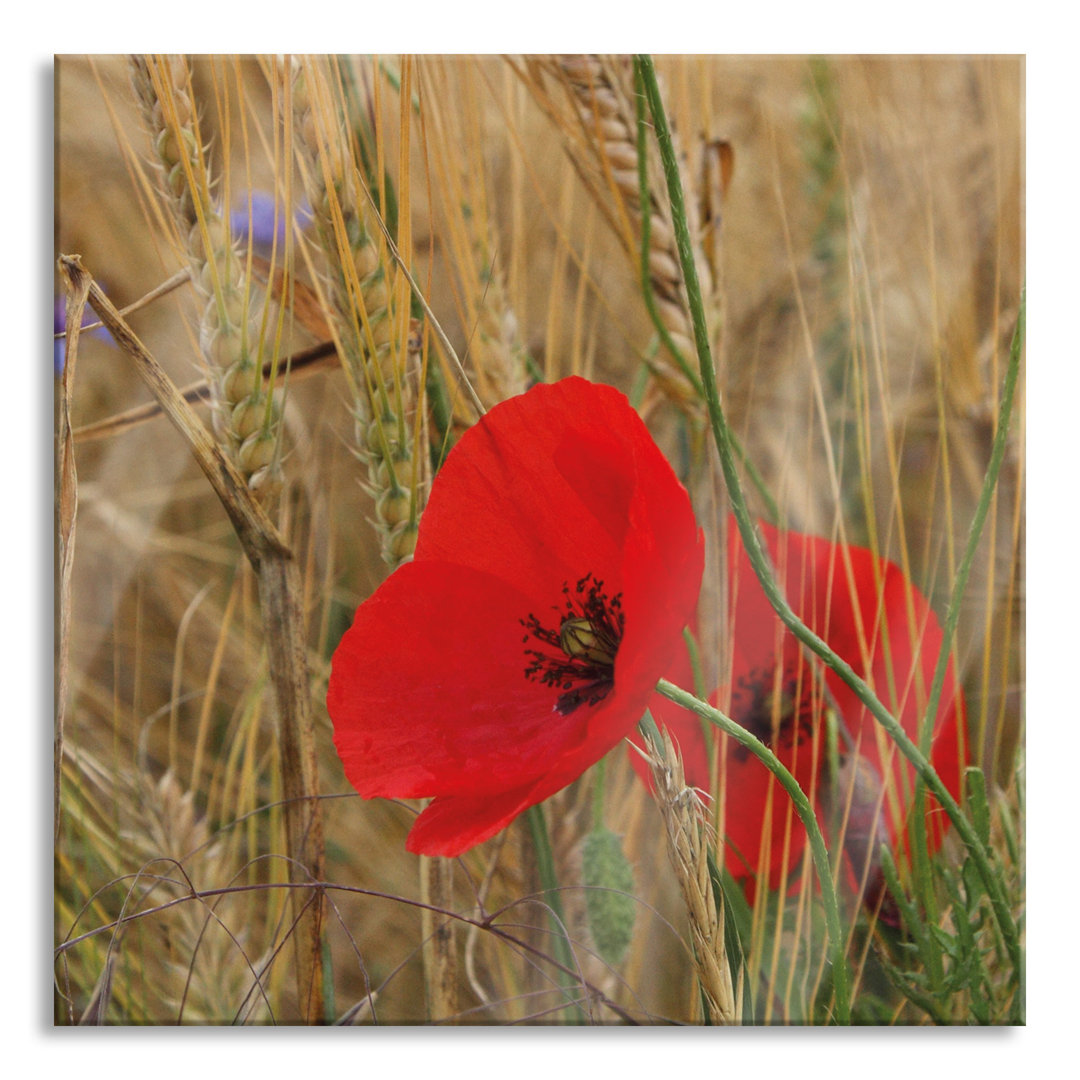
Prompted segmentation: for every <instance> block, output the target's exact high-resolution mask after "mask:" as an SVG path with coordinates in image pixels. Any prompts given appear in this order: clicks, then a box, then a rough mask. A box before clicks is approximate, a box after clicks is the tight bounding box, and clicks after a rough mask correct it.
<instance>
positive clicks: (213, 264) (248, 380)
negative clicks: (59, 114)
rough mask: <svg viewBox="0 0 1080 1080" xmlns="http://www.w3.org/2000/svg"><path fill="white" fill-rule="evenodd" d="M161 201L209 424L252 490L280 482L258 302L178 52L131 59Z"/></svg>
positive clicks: (276, 408) (265, 490) (276, 407)
mask: <svg viewBox="0 0 1080 1080" xmlns="http://www.w3.org/2000/svg"><path fill="white" fill-rule="evenodd" d="M130 69H131V81H132V86H133V88H134V91H135V97H136V99H137V101H138V103H139V106H140V108H141V110H142V114H143V119H144V121H145V123H146V126H147V128H148V130H149V133H150V137H151V141H152V145H153V153H154V161H155V163H156V165H157V167H158V173H159V178H160V186H161V190H162V192H163V194H164V195H165V201H166V203H167V204H168V206H169V208H170V209H171V211H172V213H173V217H174V219H175V221H176V224H177V227H178V230H179V234H180V241H181V244H182V246H183V248H184V251H185V253H186V255H187V257H188V260H189V263H190V268H191V280H192V282H193V284H194V286H195V289H196V290H197V292H198V293H199V294H200V296H201V297H202V299H203V301H204V304H205V306H204V309H203V314H202V318H201V322H200V327H199V344H200V348H201V350H202V354H203V357H204V359H205V361H206V363H207V366H208V368H209V370H210V373H211V376H212V377H211V380H210V383H211V388H212V401H213V405H214V430H215V433H216V434H217V436H218V438H219V439H220V440H221V442H222V443H223V445H225V446H226V447H227V448H228V450H229V453H230V456H231V457H232V459H233V461H234V462H235V463H236V465H237V466H238V467H239V469H240V471H241V473H242V474H243V475H244V477H245V479H246V480H247V482H248V485H249V486H250V487H251V489H252V490H253V491H255V492H258V493H260V494H263V495H266V496H269V495H271V494H273V493H276V492H277V491H278V490H279V489H280V486H281V464H280V454H279V451H278V435H279V428H280V421H281V406H280V403H279V402H278V401H277V399H276V397H275V396H274V395H273V394H271V393H270V392H269V390H268V387H267V385H266V384H265V383H264V380H263V363H262V359H263V358H262V356H261V353H262V347H261V346H262V341H261V334H260V322H261V319H260V312H261V306H262V305H261V301H260V300H259V298H257V297H256V295H255V294H254V292H253V291H252V288H251V283H250V281H249V279H248V277H247V275H246V274H245V272H244V265H243V261H242V259H241V257H240V253H239V249H238V246H237V244H236V243H235V242H234V241H233V238H232V236H231V234H230V231H229V223H228V221H227V220H226V219H225V217H224V215H223V212H222V209H221V208H220V206H218V205H217V204H216V203H215V200H214V196H213V189H214V186H215V185H214V183H213V180H212V177H211V175H210V167H209V163H208V161H207V152H206V147H205V146H204V144H203V141H202V138H201V136H200V132H199V119H198V115H197V112H196V109H195V106H194V103H193V100H192V91H191V73H190V71H189V69H188V64H187V61H186V60H185V59H184V58H183V57H142V56H133V57H131V59H130Z"/></svg>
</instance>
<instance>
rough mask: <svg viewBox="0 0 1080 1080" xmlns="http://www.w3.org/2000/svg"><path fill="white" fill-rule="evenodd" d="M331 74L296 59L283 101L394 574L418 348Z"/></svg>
mask: <svg viewBox="0 0 1080 1080" xmlns="http://www.w3.org/2000/svg"><path fill="white" fill-rule="evenodd" d="M335 73H336V72H335V69H333V68H332V66H330V65H329V64H328V63H327V62H326V61H317V60H311V59H307V60H303V61H297V62H295V63H294V64H293V67H292V69H291V71H289V72H287V77H288V78H289V79H291V86H288V87H285V88H284V92H283V97H284V99H285V100H286V101H288V100H289V99H290V97H291V103H292V116H293V118H294V121H295V134H296V143H297V146H298V147H299V149H300V158H301V171H302V176H303V181H304V185H305V188H306V190H307V196H308V200H309V202H310V204H311V208H312V214H313V217H314V229H313V239H314V244H315V246H316V247H317V249H318V250H319V252H320V254H321V256H322V260H323V261H322V271H321V273H320V274H319V275H318V277H317V284H316V289H317V291H318V292H319V293H320V296H321V298H322V300H323V303H324V307H325V309H326V311H327V312H328V313H329V317H330V326H331V331H332V333H333V336H334V340H335V343H336V345H337V349H338V353H339V355H340V356H341V358H342V367H343V369H344V371H345V377H346V380H347V382H348V384H349V389H350V393H351V396H352V406H353V417H354V421H355V424H354V441H353V450H354V452H355V454H356V456H357V457H358V458H359V460H360V461H361V462H363V464H364V465H365V466H366V469H367V474H368V480H367V485H366V488H367V491H368V493H369V494H370V495H371V496H372V498H373V499H374V500H375V526H376V528H377V530H378V532H379V535H380V539H381V544H382V553H383V558H384V559H385V560H386V561H387V562H388V563H389V564H390V565H391V566H397V565H399V564H400V563H401V562H403V561H405V560H406V559H408V558H409V557H410V556H411V555H412V552H413V548H414V547H415V545H416V534H417V527H418V522H419V517H420V510H421V507H422V501H423V497H422V493H423V479H424V460H423V455H422V454H420V453H417V452H416V439H415V435H414V427H415V424H416V421H417V418H418V412H417V383H418V377H419V367H420V364H419V355H420V347H421V341H420V337H419V332H418V328H417V327H416V326H413V325H411V324H410V320H409V317H408V306H407V298H408V291H407V289H406V288H403V287H402V286H403V285H404V282H402V281H399V275H397V274H396V273H395V269H396V268H395V263H394V260H393V256H392V254H391V253H390V251H389V247H388V242H387V238H386V237H385V236H384V234H383V231H382V229H381V228H380V224H379V222H378V221H377V220H376V216H377V215H376V209H375V206H374V205H373V200H372V197H371V194H370V191H369V189H368V187H367V184H366V181H365V180H364V178H363V175H362V172H361V169H360V162H359V160H358V158H359V145H358V142H357V140H358V139H359V138H362V137H363V136H362V134H361V133H360V132H359V131H358V130H357V125H355V124H350V122H349V116H350V110H349V109H348V108H347V107H346V105H345V104H344V102H345V101H346V97H345V93H344V91H343V88H342V86H341V84H340V83H339V82H338V81H337V80H336V78H335Z"/></svg>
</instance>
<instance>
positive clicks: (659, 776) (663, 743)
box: [645, 731, 742, 1024]
mask: <svg viewBox="0 0 1080 1080" xmlns="http://www.w3.org/2000/svg"><path fill="white" fill-rule="evenodd" d="M648 750H649V752H648V753H647V754H646V755H645V757H646V760H647V761H648V762H649V766H650V768H651V769H652V776H653V784H654V794H655V798H656V805H657V806H658V807H659V809H660V816H661V817H662V818H663V819H664V832H665V834H666V836H667V846H668V857H669V859H670V862H671V866H672V868H673V869H674V871H675V877H676V879H677V880H678V882H679V890H680V891H681V893H682V897H683V901H684V903H685V905H686V915H687V919H688V921H689V924H690V940H691V944H692V945H693V953H694V966H695V968H696V970H697V976H698V982H699V983H700V985H701V992H702V994H703V995H704V998H705V1001H706V1003H707V1004H708V1007H709V1014H710V1019H711V1020H712V1022H714V1023H720V1024H740V1023H741V1022H742V1007H741V1002H742V972H741V971H740V972H739V976H738V980H737V984H733V982H732V978H731V965H730V963H729V962H728V955H727V949H726V948H725V945H724V908H723V902H722V899H721V902H720V903H719V904H718V903H717V896H718V895H721V896H722V894H717V893H716V892H714V890H713V885H712V879H711V877H710V874H709V864H708V852H709V848H710V827H709V824H708V812H707V810H706V807H705V805H704V803H703V802H702V799H701V796H700V795H699V793H698V791H697V790H696V789H695V788H690V787H687V786H686V778H685V776H684V774H683V765H682V760H681V759H680V757H679V755H678V753H677V752H676V750H675V746H674V745H673V743H672V741H671V737H670V735H668V733H667V732H666V731H665V732H663V734H662V736H661V739H660V741H659V742H657V741H655V740H654V739H652V738H650V739H649V740H648Z"/></svg>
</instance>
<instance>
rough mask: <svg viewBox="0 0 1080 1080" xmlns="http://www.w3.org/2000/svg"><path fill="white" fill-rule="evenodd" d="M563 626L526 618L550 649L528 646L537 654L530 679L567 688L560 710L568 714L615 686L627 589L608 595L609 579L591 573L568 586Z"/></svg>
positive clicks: (533, 635)
mask: <svg viewBox="0 0 1080 1080" xmlns="http://www.w3.org/2000/svg"><path fill="white" fill-rule="evenodd" d="M563 596H564V598H565V599H564V602H563V604H562V605H561V606H556V607H555V608H554V610H555V611H556V612H558V613H559V617H560V620H559V628H558V629H557V630H549V629H547V628H546V627H545V626H543V625H542V624H541V622H540V620H539V619H538V618H537V617H536V616H535V615H533V614H532V613H531V612H530V613H529V615H528V617H527V618H524V619H522V620H521V625H522V626H524V627H525V629H526V631H527V633H526V634H525V637H524V638H523V639H522V641H523V642H524V644H526V645H529V644H530V642H531V641H533V640H534V639H535V640H536V641H539V642H541V643H542V644H543V645H544V646H546V648H535V647H532V648H527V649H526V650H525V655H526V656H528V657H531V659H530V661H529V665H528V667H526V668H525V678H527V679H532V680H533V681H534V682H539V683H542V684H543V685H544V686H551V687H554V688H557V689H559V690H561V691H562V693H561V694H560V695H559V698H558V700H557V701H556V702H555V709H556V710H557V711H558V712H560V713H561V714H562V715H563V716H568V715H569V714H570V713H572V712H573V711H574V710H575V709H576V708H577V707H578V706H579V705H596V704H597V703H598V702H600V701H603V699H604V698H605V697H607V695H608V693H609V692H610V690H611V688H612V686H614V685H615V654H616V653H617V652H618V651H619V642H620V641H621V640H622V634H623V621H624V620H623V612H622V594H621V593H617V594H616V595H615V596H613V597H610V598H609V597H608V595H607V593H606V592H604V583H603V582H602V581H596V580H594V579H593V576H592V574H586V575H585V576H584V577H583V578H582V579H581V580H580V581H579V582H578V583H577V584H576V585H575V586H574V588H573V589H571V588H570V586H569V585H567V584H564V585H563Z"/></svg>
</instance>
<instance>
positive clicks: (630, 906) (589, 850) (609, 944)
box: [584, 827, 637, 967]
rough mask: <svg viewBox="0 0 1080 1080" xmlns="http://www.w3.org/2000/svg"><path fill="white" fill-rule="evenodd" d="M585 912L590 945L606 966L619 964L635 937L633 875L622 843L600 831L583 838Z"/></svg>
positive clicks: (617, 838)
mask: <svg viewBox="0 0 1080 1080" xmlns="http://www.w3.org/2000/svg"><path fill="white" fill-rule="evenodd" d="M584 862H585V867H584V869H585V910H586V914H587V915H588V919H589V932H590V933H591V934H592V939H593V944H594V945H595V946H596V951H597V952H598V953H599V954H600V956H601V958H602V959H603V960H604V962H605V963H608V964H611V965H612V967H617V966H618V965H619V964H621V963H622V961H623V958H624V957H625V956H626V952H627V950H628V949H629V948H630V941H631V939H632V938H633V936H634V915H635V912H636V908H637V904H636V901H635V900H634V871H633V869H632V868H631V866H630V861H629V860H628V859H627V857H626V855H625V854H624V853H623V849H622V839H621V838H620V837H618V836H616V835H615V833H613V832H612V831H611V830H610V829H605V828H603V827H601V828H598V829H596V830H594V831H593V832H591V833H590V834H589V835H588V836H587V837H586V838H585V849H584Z"/></svg>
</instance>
